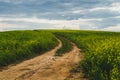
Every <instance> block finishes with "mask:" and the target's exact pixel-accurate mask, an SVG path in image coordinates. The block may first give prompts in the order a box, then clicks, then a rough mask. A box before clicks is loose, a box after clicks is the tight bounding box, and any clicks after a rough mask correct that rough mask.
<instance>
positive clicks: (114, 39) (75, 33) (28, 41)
mask: <svg viewBox="0 0 120 80" xmlns="http://www.w3.org/2000/svg"><path fill="white" fill-rule="evenodd" d="M56 37H57V38H59V39H60V40H61V41H62V44H63V45H62V47H61V48H60V49H59V50H58V51H57V52H56V54H55V55H62V54H63V53H66V52H68V51H70V50H71V49H72V44H71V42H74V43H75V44H76V45H77V46H78V47H79V48H80V49H82V51H83V56H84V58H83V59H82V61H81V62H80V63H79V66H78V67H77V68H78V70H79V69H81V70H82V71H83V73H84V74H85V77H87V78H88V79H89V80H120V33H118V32H104V31H79V30H57V31H56V30H53V31H49V30H40V31H39V30H35V31H9V32H0V66H5V65H8V64H11V63H13V62H17V61H21V60H24V59H29V58H32V57H34V56H36V55H40V54H42V53H43V52H45V51H48V50H50V49H52V48H54V47H55V46H57V45H58V41H57V40H56Z"/></svg>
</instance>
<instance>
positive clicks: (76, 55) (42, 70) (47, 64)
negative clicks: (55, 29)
mask: <svg viewBox="0 0 120 80" xmlns="http://www.w3.org/2000/svg"><path fill="white" fill-rule="evenodd" d="M58 41H59V45H58V46H57V47H55V48H54V49H52V50H51V51H48V52H46V53H44V54H43V55H40V56H38V57H35V58H33V59H30V60H26V61H24V62H22V63H20V64H17V65H15V66H9V67H8V69H6V70H3V71H1V72H0V80H84V79H82V78H81V79H77V78H76V79H72V78H69V76H70V75H71V74H70V70H71V69H72V68H73V67H74V66H75V65H76V64H77V63H78V62H79V61H80V59H81V57H82V55H81V54H80V50H79V48H77V47H76V46H75V45H74V46H73V49H72V51H70V52H69V53H66V54H65V55H63V56H61V57H56V56H54V54H55V52H56V51H57V50H58V49H59V48H60V47H61V46H62V43H61V41H60V40H58Z"/></svg>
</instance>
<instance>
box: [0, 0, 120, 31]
mask: <svg viewBox="0 0 120 80" xmlns="http://www.w3.org/2000/svg"><path fill="white" fill-rule="evenodd" d="M33 29H78V30H105V31H120V0H0V31H6V30H33Z"/></svg>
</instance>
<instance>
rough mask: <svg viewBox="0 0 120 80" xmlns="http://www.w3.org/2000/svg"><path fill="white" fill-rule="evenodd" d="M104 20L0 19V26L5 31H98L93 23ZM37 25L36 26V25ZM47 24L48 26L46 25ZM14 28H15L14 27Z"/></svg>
mask: <svg viewBox="0 0 120 80" xmlns="http://www.w3.org/2000/svg"><path fill="white" fill-rule="evenodd" d="M96 20H97V21H101V20H102V19H94V18H93V19H78V20H49V19H39V18H0V23H1V24H2V25H0V26H1V27H3V28H1V29H2V30H3V29H8V28H11V29H15V28H19V29H36V26H37V28H39V29H47V28H48V29H50V28H52V29H90V28H91V29H96V27H97V26H96V25H95V24H94V23H92V22H91V21H96ZM34 24H36V25H34ZM45 24H46V25H45ZM12 26H13V27H12Z"/></svg>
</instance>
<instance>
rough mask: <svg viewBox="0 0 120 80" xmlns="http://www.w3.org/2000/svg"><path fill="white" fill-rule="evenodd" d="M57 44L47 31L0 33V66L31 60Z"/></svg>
mask: <svg viewBox="0 0 120 80" xmlns="http://www.w3.org/2000/svg"><path fill="white" fill-rule="evenodd" d="M57 44H58V42H57V40H56V39H55V35H53V34H52V33H51V32H49V31H45V32H44V31H11V32H0V66H5V65H8V64H10V63H13V62H17V61H20V60H24V59H27V58H32V57H34V56H36V55H39V54H41V53H43V52H45V51H48V50H50V49H52V48H54V47H55V46H56V45H57Z"/></svg>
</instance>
